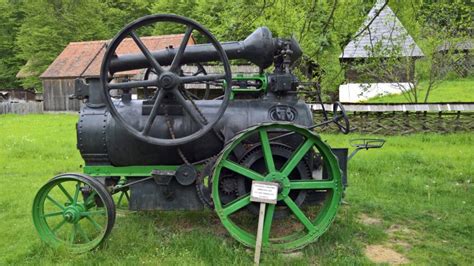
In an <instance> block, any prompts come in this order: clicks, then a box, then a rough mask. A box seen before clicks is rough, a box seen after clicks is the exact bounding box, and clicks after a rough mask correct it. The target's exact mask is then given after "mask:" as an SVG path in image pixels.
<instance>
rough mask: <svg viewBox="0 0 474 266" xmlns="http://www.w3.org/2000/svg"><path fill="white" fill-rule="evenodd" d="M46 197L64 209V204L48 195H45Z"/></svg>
mask: <svg viewBox="0 0 474 266" xmlns="http://www.w3.org/2000/svg"><path fill="white" fill-rule="evenodd" d="M46 198H47V199H49V201H51V202H52V203H54V205H56V206H58V207H59V208H60V209H61V210H63V211H64V206H63V205H61V204H60V203H59V202H57V201H56V200H55V199H53V198H52V197H51V196H50V195H47V196H46Z"/></svg>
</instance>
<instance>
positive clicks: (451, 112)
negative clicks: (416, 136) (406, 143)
mask: <svg viewBox="0 0 474 266" xmlns="http://www.w3.org/2000/svg"><path fill="white" fill-rule="evenodd" d="M344 107H345V109H346V112H347V115H348V116H349V121H350V125H351V126H350V128H351V132H356V133H361V134H381V135H396V134H411V133H428V132H432V133H452V132H474V103H440V104H344ZM325 108H326V110H332V105H325ZM311 109H312V110H313V114H314V119H315V121H316V123H317V122H318V121H322V120H323V115H322V111H321V109H322V108H321V106H320V105H316V104H314V105H311ZM330 115H331V116H332V113H330ZM319 131H322V132H336V131H338V129H337V127H336V126H334V125H331V126H328V127H325V128H321V129H320V130H319Z"/></svg>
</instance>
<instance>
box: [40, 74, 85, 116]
mask: <svg viewBox="0 0 474 266" xmlns="http://www.w3.org/2000/svg"><path fill="white" fill-rule="evenodd" d="M43 88H44V92H43V102H44V110H45V111H79V108H80V101H79V100H76V99H69V96H70V95H72V94H74V79H43Z"/></svg>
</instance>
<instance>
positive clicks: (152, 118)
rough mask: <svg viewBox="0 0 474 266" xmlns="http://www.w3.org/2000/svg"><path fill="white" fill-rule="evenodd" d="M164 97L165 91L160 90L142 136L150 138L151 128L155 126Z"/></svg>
mask: <svg viewBox="0 0 474 266" xmlns="http://www.w3.org/2000/svg"><path fill="white" fill-rule="evenodd" d="M164 96H165V92H164V90H163V89H160V90H159V91H158V95H157V97H156V100H155V103H154V104H153V108H152V109H151V112H150V115H149V116H148V119H147V120H146V123H145V126H144V127H143V130H142V135H144V136H148V133H149V132H150V129H151V126H152V125H153V121H155V118H156V115H157V114H158V109H159V108H160V104H161V101H162V100H163V97H164Z"/></svg>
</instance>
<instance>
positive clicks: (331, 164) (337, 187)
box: [212, 123, 343, 251]
mask: <svg viewBox="0 0 474 266" xmlns="http://www.w3.org/2000/svg"><path fill="white" fill-rule="evenodd" d="M282 145H284V146H286V147H289V148H288V149H290V150H291V151H290V152H283V151H282V148H281V146H282ZM242 150H247V152H246V151H243V152H242ZM255 150H258V152H255ZM239 153H240V154H244V155H243V156H238V154H239ZM245 154H251V156H253V159H252V160H249V159H248V156H246V155H245ZM259 154H261V158H258V155H259ZM248 162H251V163H248ZM304 169H310V170H309V171H305V170H304ZM308 172H309V174H305V173H308ZM229 174H233V176H234V178H235V179H237V182H235V183H236V184H239V183H240V184H247V185H245V186H243V188H242V187H240V188H238V189H236V190H237V191H238V192H237V193H236V194H237V196H235V198H234V199H233V200H232V201H230V202H229V200H225V197H224V196H225V195H224V193H223V189H222V187H223V185H224V184H223V183H222V182H223V181H225V179H222V177H223V176H228V175H229ZM303 175H304V176H303ZM253 180H257V181H269V182H276V183H278V184H279V190H278V202H277V204H276V205H273V204H269V205H268V207H267V208H266V213H265V218H264V226H263V240H262V245H263V248H265V249H270V250H277V251H289V250H296V249H300V248H302V247H304V246H305V245H307V244H309V243H312V242H314V241H315V240H316V239H317V238H318V237H319V236H321V235H322V234H323V233H324V232H325V231H326V230H327V229H328V227H329V225H330V224H331V223H332V221H333V220H334V218H335V216H336V212H337V209H338V208H339V205H340V202H341V198H342V192H343V188H342V180H341V170H340V168H339V163H338V160H337V158H336V156H335V155H334V153H333V152H332V151H331V148H330V147H329V146H328V145H327V144H326V143H325V142H323V141H322V140H321V139H320V137H319V136H317V135H316V134H314V133H312V132H311V131H309V130H308V129H306V128H304V127H300V126H297V125H294V124H290V123H271V124H261V125H258V126H255V127H251V128H249V129H246V130H244V131H242V132H240V133H239V134H237V135H236V136H235V137H234V138H233V139H232V140H230V141H229V142H228V144H227V145H226V146H225V147H224V149H223V151H222V153H221V154H220V156H219V157H218V159H217V160H216V163H215V165H214V171H213V175H212V198H213V201H214V206H215V210H216V212H217V215H218V216H219V218H220V220H221V222H222V224H223V225H224V227H225V228H226V229H227V231H228V232H229V233H230V234H231V235H232V237H234V238H235V239H236V240H238V241H239V242H241V243H243V244H244V245H246V246H249V247H255V242H256V234H257V224H258V222H257V220H258V219H257V217H256V214H255V211H253V212H252V211H251V210H252V208H251V207H255V206H258V205H256V203H252V202H251V201H250V188H251V183H252V181H253ZM227 187H228V186H227ZM227 190H229V189H227ZM224 192H225V191H224ZM311 193H315V194H317V195H320V196H321V195H322V196H323V197H322V198H323V201H322V202H314V201H311ZM318 193H319V194H318ZM315 194H313V195H315ZM302 195H304V196H302ZM313 198H315V197H313ZM277 212H279V213H287V215H286V216H285V217H283V218H281V217H278V216H281V215H276V214H277Z"/></svg>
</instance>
